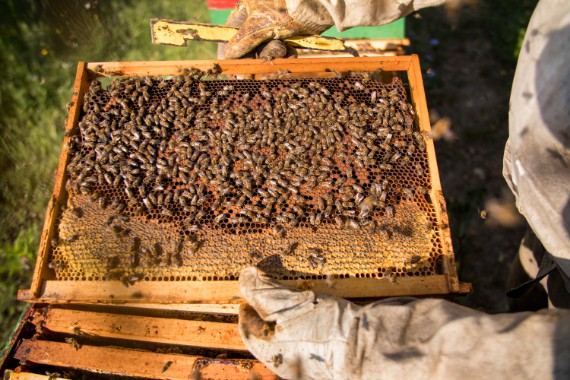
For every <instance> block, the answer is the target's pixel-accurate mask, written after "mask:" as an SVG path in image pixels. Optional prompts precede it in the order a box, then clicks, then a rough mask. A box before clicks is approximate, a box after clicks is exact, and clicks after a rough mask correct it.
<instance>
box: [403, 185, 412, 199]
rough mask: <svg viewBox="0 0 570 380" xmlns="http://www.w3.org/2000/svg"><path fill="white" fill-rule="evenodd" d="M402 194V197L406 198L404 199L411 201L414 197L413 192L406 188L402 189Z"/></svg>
mask: <svg viewBox="0 0 570 380" xmlns="http://www.w3.org/2000/svg"><path fill="white" fill-rule="evenodd" d="M402 193H404V195H405V196H406V198H408V199H411V198H413V197H414V192H413V191H412V190H411V189H408V188H406V187H405V188H403V189H402Z"/></svg>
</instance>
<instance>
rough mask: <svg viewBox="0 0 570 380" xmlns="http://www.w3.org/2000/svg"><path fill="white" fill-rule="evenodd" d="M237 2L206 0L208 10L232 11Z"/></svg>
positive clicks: (234, 0)
mask: <svg viewBox="0 0 570 380" xmlns="http://www.w3.org/2000/svg"><path fill="white" fill-rule="evenodd" d="M237 2H238V0H206V4H207V5H208V9H232V8H233V7H235V5H236V3H237Z"/></svg>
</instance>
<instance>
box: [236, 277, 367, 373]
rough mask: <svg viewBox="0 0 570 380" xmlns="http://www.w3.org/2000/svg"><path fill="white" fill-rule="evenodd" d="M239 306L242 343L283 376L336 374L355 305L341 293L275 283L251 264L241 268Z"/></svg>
mask: <svg viewBox="0 0 570 380" xmlns="http://www.w3.org/2000/svg"><path fill="white" fill-rule="evenodd" d="M239 286H240V291H241V293H242V295H243V297H244V298H245V299H246V300H247V302H248V303H249V305H245V304H243V305H242V306H241V308H240V311H239V321H240V323H239V331H240V334H241V337H242V339H243V341H244V343H245V345H246V347H247V348H248V349H249V350H250V351H251V352H252V353H253V355H255V357H257V358H258V359H259V360H261V361H262V362H263V363H264V364H265V365H267V366H268V367H269V368H271V369H272V370H273V371H274V372H275V373H277V374H278V375H279V376H281V377H284V378H287V379H300V378H302V379H342V378H346V375H345V373H344V371H345V368H346V365H345V360H346V356H347V355H346V347H347V342H346V340H347V337H348V335H349V331H350V330H351V329H352V328H353V327H354V324H355V323H357V320H356V319H355V313H356V312H357V310H358V309H359V307H358V306H356V305H354V304H353V303H351V302H348V301H346V300H344V299H340V298H336V297H332V296H326V295H317V294H315V293H313V292H312V291H310V290H307V291H297V290H292V289H289V288H287V287H284V286H281V285H280V284H279V283H277V282H276V281H274V280H272V279H270V278H269V277H267V276H266V275H265V274H264V273H263V272H261V271H259V270H258V269H257V268H255V267H250V268H247V269H245V270H243V271H242V273H241V275H240V278H239Z"/></svg>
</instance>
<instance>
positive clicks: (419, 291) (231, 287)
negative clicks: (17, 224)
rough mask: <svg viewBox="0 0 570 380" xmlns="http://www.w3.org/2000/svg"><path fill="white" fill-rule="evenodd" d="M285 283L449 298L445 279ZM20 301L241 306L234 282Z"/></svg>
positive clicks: (356, 294)
mask: <svg viewBox="0 0 570 380" xmlns="http://www.w3.org/2000/svg"><path fill="white" fill-rule="evenodd" d="M281 282H282V283H283V284H286V285H289V286H291V287H294V288H300V289H312V290H314V291H315V292H317V293H323V294H331V295H335V296H337V297H343V298H384V297H395V296H428V295H446V294H449V293H450V290H449V285H448V282H447V279H446V276H444V275H434V276H421V277H398V278H397V281H391V280H388V279H385V278H354V277H351V278H343V279H331V280H288V281H281ZM19 299H20V300H22V301H33V302H46V303H58V302H59V303H69V302H77V303H125V302H129V303H137V302H141V303H158V304H160V303H162V304H172V303H188V300H192V302H194V303H239V302H243V299H242V298H241V295H240V292H239V288H238V282H237V281H208V282H206V281H171V282H161V283H160V284H158V283H156V282H151V281H141V282H138V283H136V284H135V285H133V286H129V287H128V288H127V287H125V286H124V285H123V284H122V283H121V282H120V281H46V282H45V284H44V287H43V288H42V292H41V293H40V295H39V297H38V298H37V299H31V298H24V297H22V293H20V294H19Z"/></svg>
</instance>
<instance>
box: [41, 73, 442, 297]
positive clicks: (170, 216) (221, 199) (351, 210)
mask: <svg viewBox="0 0 570 380" xmlns="http://www.w3.org/2000/svg"><path fill="white" fill-rule="evenodd" d="M415 118H416V117H415V112H414V108H413V106H412V105H410V104H409V103H408V101H407V96H406V91H405V88H404V86H403V83H402V82H401V80H400V79H398V78H395V79H393V80H392V82H391V83H388V84H387V83H382V82H380V81H378V80H376V79H375V78H374V77H373V76H372V75H370V74H368V73H364V74H362V75H350V76H344V77H341V76H340V75H339V77H335V78H319V79H316V78H315V79H313V78H301V79H270V80H257V81H256V80H228V79H218V78H216V77H215V75H214V74H212V73H204V72H200V71H198V70H196V69H191V70H187V71H186V72H184V73H183V74H181V75H179V76H175V77H174V78H162V77H142V78H123V79H115V80H114V81H113V83H112V84H111V85H110V86H109V87H108V88H102V86H101V84H100V83H99V82H98V81H96V80H94V81H92V83H91V86H90V89H89V91H88V93H87V94H86V95H85V101H84V107H83V113H82V116H81V118H80V121H79V125H78V130H77V133H76V135H74V136H72V137H71V139H70V143H69V145H68V148H69V152H70V159H69V163H68V165H67V174H68V178H69V179H68V182H67V184H66V189H67V192H68V194H69V197H68V202H67V207H66V209H65V210H63V212H62V215H61V218H60V220H59V225H58V236H57V237H56V238H55V239H54V241H53V242H52V247H53V249H52V254H51V257H50V262H49V267H50V268H51V269H53V270H54V271H55V274H56V278H57V279H58V280H90V281H101V280H121V281H123V283H124V284H125V285H127V286H128V285H129V284H133V283H135V282H137V281H141V280H146V281H180V280H205V281H214V280H235V279H236V278H237V276H238V274H239V272H240V270H241V269H243V268H244V267H246V266H249V265H258V266H260V267H261V268H263V269H264V270H266V271H268V272H269V273H271V274H272V275H273V276H275V277H276V278H286V279H296V278H307V279H309V278H330V277H331V276H332V278H346V277H351V276H353V277H358V278H375V277H384V278H392V277H395V276H427V275H433V274H435V273H436V262H437V261H438V257H439V256H440V255H441V254H442V243H441V242H442V239H441V230H440V229H439V228H440V227H438V223H437V215H436V211H435V209H434V206H433V204H432V203H431V201H430V199H431V198H430V195H429V194H430V192H431V186H430V178H431V177H430V173H429V166H428V157H427V153H426V142H425V137H424V135H423V134H422V133H421V132H420V131H419V130H418V129H417V126H416V121H415Z"/></svg>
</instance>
